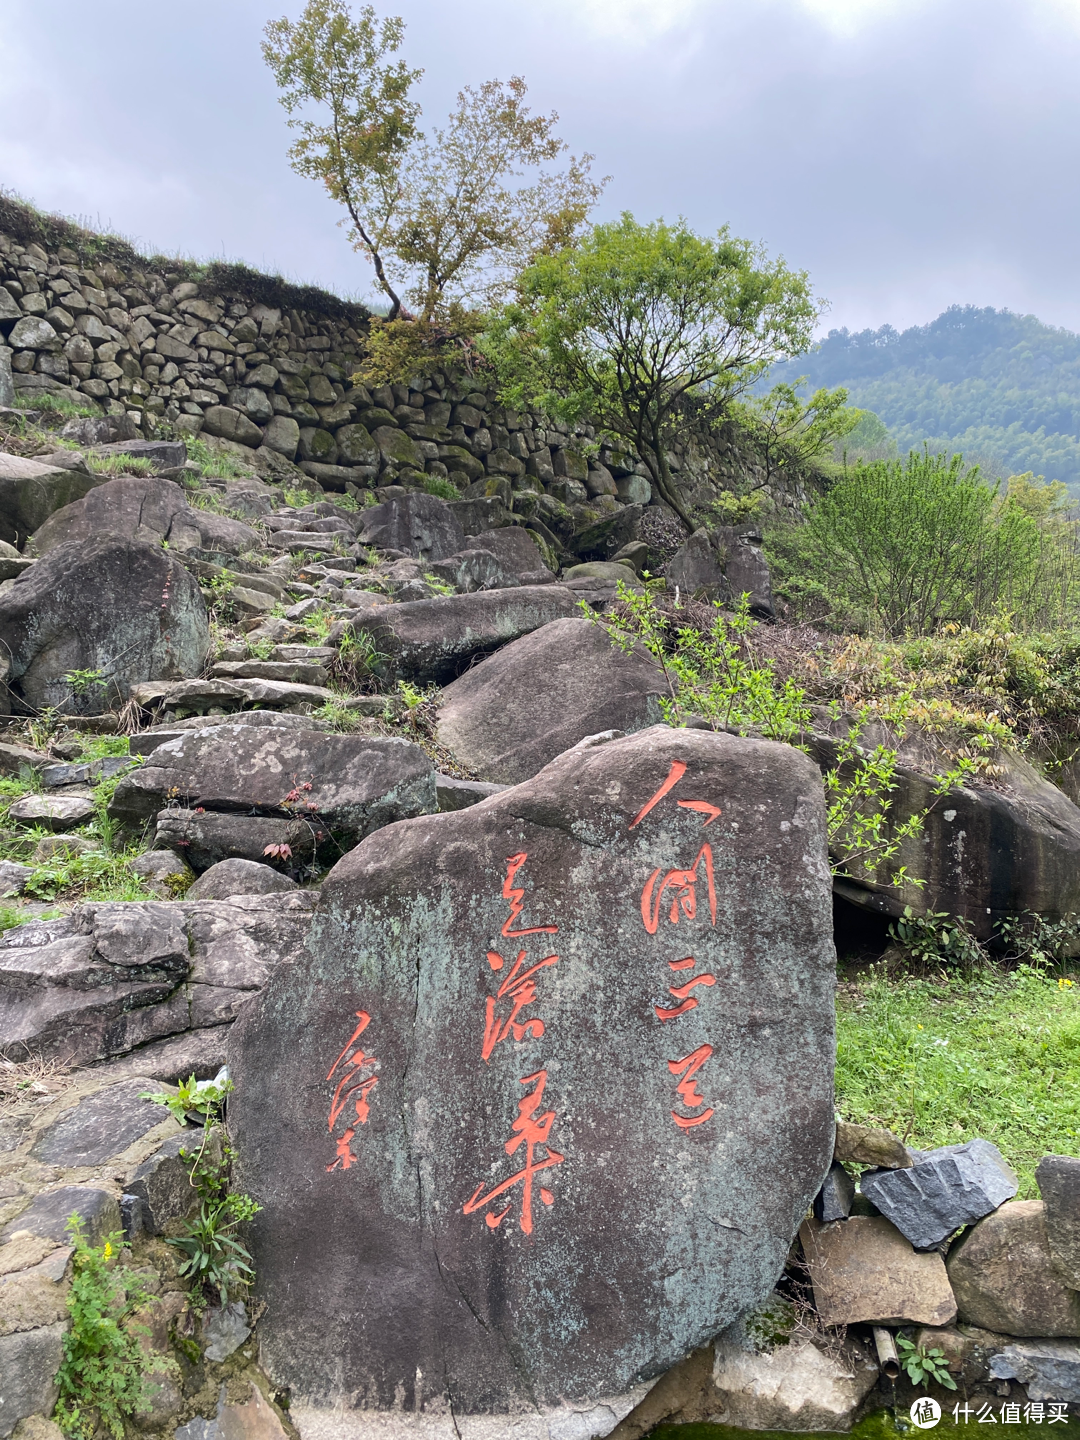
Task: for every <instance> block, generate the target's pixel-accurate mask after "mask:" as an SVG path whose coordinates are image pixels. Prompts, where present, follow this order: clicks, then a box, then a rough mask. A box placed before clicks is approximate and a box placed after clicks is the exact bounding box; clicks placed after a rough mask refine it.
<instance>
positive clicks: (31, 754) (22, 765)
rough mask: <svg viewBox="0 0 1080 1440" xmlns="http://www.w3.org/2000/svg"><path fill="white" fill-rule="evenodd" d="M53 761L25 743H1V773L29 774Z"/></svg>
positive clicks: (42, 768)
mask: <svg viewBox="0 0 1080 1440" xmlns="http://www.w3.org/2000/svg"><path fill="white" fill-rule="evenodd" d="M51 763H52V762H51V760H50V759H49V757H48V755H45V754H43V753H42V752H41V751H40V750H28V749H27V748H26V747H25V746H24V745H0V775H23V776H25V775H29V774H30V773H31V772H32V771H35V770H39V771H40V770H44V769H45V767H46V766H47V765H50V764H51Z"/></svg>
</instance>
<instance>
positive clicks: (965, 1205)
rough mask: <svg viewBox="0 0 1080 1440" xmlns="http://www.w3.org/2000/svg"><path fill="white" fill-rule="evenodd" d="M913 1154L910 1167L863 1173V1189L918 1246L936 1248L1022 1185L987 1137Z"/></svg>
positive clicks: (901, 1231) (915, 1245)
mask: <svg viewBox="0 0 1080 1440" xmlns="http://www.w3.org/2000/svg"><path fill="white" fill-rule="evenodd" d="M912 1158H913V1160H914V1162H915V1163H914V1164H913V1165H912V1166H911V1167H910V1169H906V1170H882V1171H880V1172H879V1173H877V1174H874V1175H864V1176H863V1178H862V1181H861V1183H860V1189H861V1190H862V1193H863V1194H864V1195H865V1196H866V1197H867V1199H869V1200H871V1201H872V1202H873V1203H874V1204H875V1205H876V1206H877V1208H878V1209H879V1210H880V1211H881V1213H882V1214H883V1215H885V1216H887V1217H888V1219H890V1220H891V1221H892V1223H893V1224H894V1225H895V1226H896V1228H897V1229H898V1230H899V1231H900V1233H901V1234H902V1235H904V1236H906V1237H907V1239H908V1240H910V1241H911V1243H912V1245H914V1247H915V1249H916V1250H931V1249H933V1247H934V1246H935V1245H938V1244H940V1242H941V1241H942V1240H944V1239H945V1238H946V1237H947V1236H949V1235H951V1234H952V1233H953V1231H954V1230H959V1229H960V1227H961V1226H962V1225H970V1224H971V1222H972V1221H973V1220H980V1219H982V1217H983V1216H984V1215H989V1214H990V1212H991V1211H992V1210H996V1209H997V1207H998V1206H999V1205H1001V1204H1003V1203H1004V1202H1005V1201H1006V1200H1011V1199H1012V1197H1013V1196H1014V1195H1015V1194H1016V1192H1017V1190H1018V1189H1019V1184H1018V1181H1017V1179H1016V1176H1015V1175H1014V1174H1013V1172H1012V1170H1011V1169H1010V1168H1009V1166H1008V1165H1007V1164H1006V1162H1005V1159H1004V1157H1003V1156H1002V1153H1001V1151H1000V1150H999V1149H998V1148H997V1146H996V1145H991V1143H990V1141H989V1140H968V1141H967V1142H966V1143H964V1144H962V1145H943V1146H942V1147H941V1148H940V1149H938V1150H925V1151H914V1152H913V1153H912ZM991 1328H992V1327H991Z"/></svg>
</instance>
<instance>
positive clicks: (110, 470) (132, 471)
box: [86, 450, 157, 475]
mask: <svg viewBox="0 0 1080 1440" xmlns="http://www.w3.org/2000/svg"><path fill="white" fill-rule="evenodd" d="M86 465H87V468H88V469H89V470H90V471H91V472H92V473H93V474H94V475H156V474H157V466H156V465H155V464H154V462H153V460H148V459H147V457H146V456H145V455H120V454H114V455H97V454H95V453H94V451H92V450H91V451H89V452H88V454H87V456H86Z"/></svg>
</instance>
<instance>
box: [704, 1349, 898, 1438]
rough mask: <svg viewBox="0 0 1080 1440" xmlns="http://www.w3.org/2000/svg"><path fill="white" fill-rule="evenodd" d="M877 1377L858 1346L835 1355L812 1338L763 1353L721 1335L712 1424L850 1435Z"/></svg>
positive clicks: (710, 1418)
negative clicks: (821, 1431)
mask: <svg viewBox="0 0 1080 1440" xmlns="http://www.w3.org/2000/svg"><path fill="white" fill-rule="evenodd" d="M877 1378H878V1367H877V1365H876V1363H875V1362H874V1360H873V1359H872V1357H871V1356H870V1354H869V1353H868V1351H867V1350H866V1349H865V1347H864V1346H862V1345H860V1344H858V1343H857V1342H856V1341H850V1342H848V1343H847V1344H845V1346H844V1348H843V1350H842V1352H841V1353H840V1354H839V1355H837V1354H826V1353H824V1352H823V1351H821V1350H819V1349H818V1348H817V1346H816V1345H815V1344H814V1343H813V1341H812V1340H810V1339H809V1338H802V1339H795V1340H789V1341H788V1342H787V1343H786V1344H782V1345H777V1346H776V1347H775V1348H773V1349H772V1350H768V1349H762V1350H760V1351H759V1350H756V1349H754V1348H752V1347H749V1346H748V1345H747V1344H746V1343H742V1344H740V1343H739V1341H738V1340H737V1339H728V1338H726V1337H724V1336H721V1337H720V1339H719V1340H717V1342H716V1355H715V1360H714V1362H713V1385H714V1386H715V1388H716V1390H717V1391H719V1400H718V1402H717V1403H716V1406H715V1413H714V1414H711V1415H710V1416H709V1420H710V1421H711V1422H712V1423H713V1424H718V1425H733V1426H738V1427H739V1428H740V1429H744V1430H783V1431H788V1430H795V1431H807V1430H811V1431H813V1430H831V1431H843V1430H849V1429H850V1428H851V1422H852V1420H853V1419H854V1417H855V1415H856V1413H857V1412H858V1409H859V1406H860V1405H861V1404H862V1401H863V1400H864V1398H865V1397H866V1395H867V1394H868V1393H869V1392H870V1391H871V1390H872V1389H873V1387H874V1384H875V1383H876V1381H877Z"/></svg>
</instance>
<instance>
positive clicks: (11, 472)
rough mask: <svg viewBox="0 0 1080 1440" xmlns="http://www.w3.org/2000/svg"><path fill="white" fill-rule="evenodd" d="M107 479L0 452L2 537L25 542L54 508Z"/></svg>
mask: <svg viewBox="0 0 1080 1440" xmlns="http://www.w3.org/2000/svg"><path fill="white" fill-rule="evenodd" d="M104 483H105V480H104V477H103V476H99V475H86V474H82V473H80V472H79V471H77V470H68V469H66V468H65V467H62V466H57V465H42V464H41V463H40V462H39V461H37V460H26V459H24V458H23V457H22V456H21V455H0V540H6V541H7V543H8V544H9V545H20V546H21V545H23V544H25V542H26V541H27V540H28V539H29V537H30V536H31V535H32V534H33V533H34V531H35V530H37V529H39V528H40V526H42V525H44V524H45V521H46V520H47V519H48V518H49V516H50V515H52V514H53V512H54V511H56V510H60V509H62V508H63V507H64V506H65V505H71V504H72V503H74V502H76V501H79V500H81V499H82V498H83V496H84V495H86V494H88V493H89V492H90V491H91V490H93V489H94V488H95V487H96V486H98V485H103V484H104Z"/></svg>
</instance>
